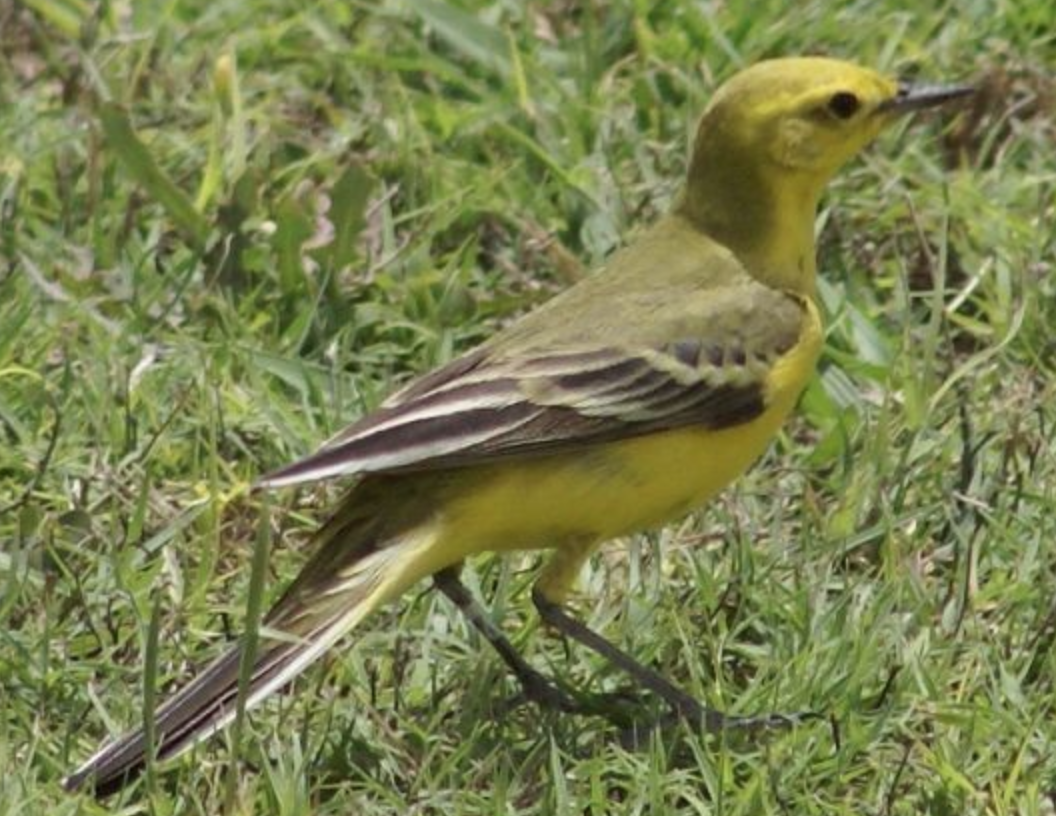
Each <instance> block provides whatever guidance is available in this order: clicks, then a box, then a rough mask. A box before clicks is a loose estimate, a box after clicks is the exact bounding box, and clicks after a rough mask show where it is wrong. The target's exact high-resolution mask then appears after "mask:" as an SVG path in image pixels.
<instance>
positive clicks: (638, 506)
mask: <svg viewBox="0 0 1056 816" xmlns="http://www.w3.org/2000/svg"><path fill="white" fill-rule="evenodd" d="M804 329H805V330H804V333H803V336H802V339H801V342H800V343H798V344H797V345H796V346H795V347H794V348H793V349H792V350H791V351H789V352H788V353H787V354H786V355H785V356H784V357H782V358H780V359H779V360H778V361H776V363H775V364H774V366H773V368H772V369H771V372H770V376H769V378H768V380H767V387H766V404H767V406H768V407H767V409H766V410H765V411H764V413H763V414H762V415H760V416H758V417H756V418H755V419H753V420H751V421H749V422H746V423H744V424H743V425H738V426H734V427H731V428H726V429H722V430H707V429H701V428H687V429H681V430H673V431H666V432H663V433H656V434H649V435H647V436H642V437H638V438H635V439H629V440H624V441H620V442H613V443H608V444H605V445H598V446H596V447H594V448H590V449H585V450H582V451H574V452H571V453H563V454H559V455H553V456H546V457H540V458H537V459H527V460H522V461H519V462H513V461H509V462H500V463H496V464H495V465H491V466H487V467H482V468H472V469H467V470H466V471H464V472H461V473H458V474H452V475H451V482H450V483H449V487H450V492H449V493H448V499H449V500H448V501H447V502H445V503H444V509H443V511H441V512H442V516H443V519H442V526H443V528H444V529H445V530H449V531H450V532H451V540H449V541H445V542H444V543H443V545H442V546H441V547H440V549H441V550H443V551H444V552H445V555H447V556H451V557H452V560H457V559H459V558H462V557H464V556H465V555H469V554H472V553H474V552H480V551H485V550H511V549H535V548H541V547H560V546H561V545H562V543H563V542H572V541H583V540H584V539H593V540H596V541H602V540H605V539H608V538H614V537H616V536H620V535H626V534H628V533H632V532H636V531H638V530H642V529H645V528H648V527H652V526H655V525H657V524H660V523H661V522H663V521H665V520H668V519H670V518H673V517H676V516H679V515H682V514H684V513H686V512H688V511H690V510H692V509H694V508H696V507H699V506H700V505H702V504H704V503H705V502H707V501H708V500H709V499H710V498H711V497H712V496H714V495H715V494H716V493H717V492H718V491H719V490H721V489H722V488H723V487H725V486H726V485H727V484H729V483H730V482H731V481H733V480H734V479H736V478H737V477H738V476H739V475H740V474H741V473H743V472H744V471H745V470H746V469H747V468H748V466H749V465H751V463H752V462H754V461H755V460H756V459H757V458H758V457H759V456H760V455H761V454H762V453H763V451H764V450H765V449H766V447H767V445H768V444H769V443H770V440H771V439H773V437H774V435H775V434H776V433H777V431H778V429H779V428H780V426H781V424H782V422H784V420H785V418H786V417H787V416H788V414H789V412H790V411H791V410H792V407H793V406H794V405H795V402H796V400H797V399H798V397H799V394H800V392H801V391H802V389H803V387H804V385H805V384H806V383H807V381H808V379H809V378H810V375H811V372H812V371H813V370H814V364H815V361H816V359H817V356H818V352H819V351H820V348H821V325H820V320H819V319H818V316H817V313H816V312H815V311H814V310H813V308H810V309H809V311H808V317H807V320H806V321H805V327H804ZM441 537H442V538H446V536H443V535H442V536H441ZM456 539H457V540H456Z"/></svg>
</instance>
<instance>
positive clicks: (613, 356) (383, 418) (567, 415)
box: [261, 293, 802, 487]
mask: <svg viewBox="0 0 1056 816" xmlns="http://www.w3.org/2000/svg"><path fill="white" fill-rule="evenodd" d="M773 295H774V297H784V296H781V295H779V294H778V293H773ZM789 304H792V305H794V307H795V308H792V309H785V310H784V311H783V312H780V313H779V314H778V315H774V314H772V311H773V310H772V306H773V304H772V303H767V304H764V305H767V306H769V307H771V309H770V310H760V314H759V315H758V316H757V318H758V319H760V320H770V321H774V320H778V319H780V320H783V323H784V325H783V326H781V325H779V326H778V328H777V329H776V330H775V328H774V327H773V326H769V325H768V326H767V328H766V330H765V331H757V332H752V331H743V332H739V333H738V334H737V335H736V336H732V337H731V336H730V333H729V332H728V331H723V332H719V333H718V336H717V337H708V336H707V335H706V332H702V334H703V335H704V336H702V337H686V338H684V339H679V340H677V341H674V342H669V343H665V344H664V345H663V346H661V347H652V348H650V347H645V348H641V347H636V348H635V349H634V350H631V349H630V348H628V347H621V346H616V345H613V346H609V347H604V348H589V349H582V348H578V349H567V350H548V351H546V352H545V353H544V352H535V353H527V354H522V355H520V356H510V355H503V354H501V353H489V349H488V348H487V347H484V348H482V349H479V350H477V351H475V352H472V353H470V354H468V355H466V356H464V357H461V358H459V359H457V360H455V361H453V362H451V363H449V364H448V365H446V366H443V367H442V368H440V369H438V370H436V371H434V372H432V373H430V374H429V375H427V376H425V377H423V378H421V379H418V380H416V381H414V382H413V383H411V384H410V385H409V386H407V387H406V388H404V389H403V390H401V391H399V392H397V393H396V394H394V395H393V396H392V397H390V398H389V399H388V400H386V402H384V403H383V404H382V405H381V406H380V407H379V408H378V409H377V410H376V411H374V412H373V413H371V414H369V415H368V416H365V417H364V418H363V419H361V420H359V421H358V422H355V423H353V424H352V425H350V426H349V427H348V428H346V429H345V430H344V431H342V432H341V433H340V434H338V435H337V436H336V437H334V438H333V439H331V440H330V441H329V442H327V443H326V444H325V445H323V446H322V448H320V449H319V451H317V452H316V453H315V454H312V455H311V456H309V457H307V458H305V459H302V460H300V461H299V462H295V463H294V464H292V465H289V466H288V467H285V468H283V469H281V470H278V471H276V472H274V473H272V474H270V475H268V476H266V477H265V478H264V479H262V480H261V485H262V486H266V487H278V486H281V485H289V484H298V483H302V482H309V481H314V480H317V479H324V478H328V477H333V476H339V475H351V474H366V473H382V472H408V471H422V470H432V469H438V468H449V467H466V466H470V465H476V464H481V463H484V462H489V461H494V460H496V459H500V458H508V457H525V456H537V455H543V454H547V453H553V452H558V451H565V450H571V449H576V448H579V447H582V446H585V445H591V444H597V443H599V442H608V441H614V440H619V439H627V438H630V437H634V436H641V435H643V434H648V433H654V432H658V431H663V430H669V429H674V428H682V427H687V426H694V425H695V426H700V427H703V428H712V429H715V428H725V427H730V426H732V425H737V424H739V423H743V422H747V421H749V420H751V419H753V418H754V417H756V416H758V415H759V414H760V413H762V411H763V410H764V409H765V407H766V381H767V376H768V374H769V372H770V370H771V367H772V365H773V363H774V361H775V360H776V359H777V358H779V357H780V356H781V355H782V354H784V353H786V352H787V351H788V350H789V349H790V348H791V347H792V346H793V345H794V343H795V341H796V339H797V338H798V336H799V331H800V326H801V323H800V321H801V318H802V311H801V305H800V304H799V303H796V302H795V301H791V300H790V299H788V300H786V301H785V305H786V306H787V305H789ZM749 317H751V315H749ZM742 328H743V327H742ZM743 338H755V342H754V345H753V343H752V342H751V341H749V340H745V339H743ZM758 338H763V340H762V341H759V339H758Z"/></svg>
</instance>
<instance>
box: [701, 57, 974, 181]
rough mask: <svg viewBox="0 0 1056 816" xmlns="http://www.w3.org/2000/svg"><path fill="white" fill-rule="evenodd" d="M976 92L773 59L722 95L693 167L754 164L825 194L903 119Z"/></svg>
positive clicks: (707, 116)
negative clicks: (884, 132)
mask: <svg viewBox="0 0 1056 816" xmlns="http://www.w3.org/2000/svg"><path fill="white" fill-rule="evenodd" d="M971 90H972V89H971V88H969V87H966V86H959V85H954V86H932V85H914V84H911V83H907V82H901V81H898V80H895V79H892V78H890V77H886V76H884V75H882V74H879V73H877V72H876V71H872V70H870V69H868V68H862V67H859V66H857V65H853V64H851V63H848V62H843V61H841V60H834V59H826V58H823V57H798V58H789V59H774V60H767V61H764V62H760V63H757V64H755V65H753V66H752V67H750V68H748V69H746V70H744V71H742V72H740V73H739V74H737V75H736V76H734V77H733V78H732V79H730V80H729V81H728V82H727V83H726V84H725V85H723V86H722V88H720V89H719V91H718V92H717V93H716V94H715V96H714V97H713V99H712V101H711V104H710V105H709V106H708V109H707V110H706V111H705V113H704V116H703V117H702V119H701V122H700V127H699V129H698V132H697V139H696V144H695V147H694V154H693V161H692V164H693V165H697V164H700V163H702V162H708V163H710V162H714V161H725V162H730V161H733V162H737V161H745V160H748V161H751V162H754V163H756V164H758V165H759V166H760V167H762V168H765V172H766V173H767V174H768V175H771V176H772V177H775V178H777V177H780V176H782V175H789V174H791V175H796V176H801V177H805V178H809V179H812V180H814V181H815V182H816V184H817V186H818V187H819V188H820V187H821V186H823V185H824V184H825V182H826V181H828V180H829V178H830V177H831V176H832V175H833V174H834V173H835V172H836V171H837V170H838V169H839V168H840V166H841V165H843V164H844V163H845V162H846V161H847V160H848V159H850V158H851V157H852V156H854V155H855V154H856V153H857V152H858V151H859V150H861V149H862V148H863V147H864V146H865V145H866V144H868V143H869V142H870V141H872V140H873V139H874V138H875V137H876V135H877V134H878V133H880V131H881V130H883V129H884V127H886V126H887V125H889V124H891V123H892V122H893V121H895V120H896V119H898V118H899V116H901V115H902V114H904V113H907V112H909V111H913V110H918V109H920V108H928V107H935V106H938V105H941V104H943V103H944V102H947V101H949V100H951V99H956V98H958V97H961V96H965V95H966V94H968V93H971ZM691 172H692V171H691Z"/></svg>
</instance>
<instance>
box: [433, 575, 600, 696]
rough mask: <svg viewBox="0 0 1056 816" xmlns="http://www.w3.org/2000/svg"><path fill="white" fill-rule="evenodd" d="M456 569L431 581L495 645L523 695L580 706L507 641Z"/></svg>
mask: <svg viewBox="0 0 1056 816" xmlns="http://www.w3.org/2000/svg"><path fill="white" fill-rule="evenodd" d="M458 572H459V568H458V567H447V568H445V569H442V570H440V571H439V572H437V573H436V574H435V575H433V583H434V584H436V588H437V589H439V590H440V591H441V592H442V593H444V595H446V596H447V597H448V599H449V600H450V601H451V602H452V603H453V604H454V605H455V606H457V607H458V609H459V611H460V612H461V613H462V614H463V615H465V616H466V619H467V620H468V621H469V622H470V623H471V624H472V625H473V627H474V628H475V629H476V630H477V631H478V632H480V634H482V635H483V636H484V637H485V638H486V639H487V641H488V643H490V644H491V645H492V646H493V647H494V648H495V651H496V652H498V653H499V656H500V657H502V659H503V661H505V663H506V665H507V666H509V667H510V670H511V671H512V672H513V673H514V675H516V677H517V679H518V680H519V681H520V683H521V687H522V688H523V689H524V696H525V697H526V698H527V699H529V700H531V701H532V702H534V703H537V704H538V705H540V706H543V707H544V708H552V709H557V710H559V711H568V712H577V711H580V710H582V706H581V705H580V704H579V703H577V702H576V700H574V699H573V698H572V697H571V696H570V695H568V694H566V693H565V692H564V691H562V690H561V689H560V688H558V687H557V686H556V685H555V684H554V683H553V682H552V681H550V680H548V679H547V678H546V677H545V676H544V675H542V674H541V673H540V672H538V671H536V670H535V669H534V668H532V666H531V665H529V663H528V661H527V660H525V659H524V658H523V657H522V656H521V653H520V652H518V651H517V649H516V647H514V645H513V644H512V643H510V640H509V638H507V637H506V635H505V633H503V631H502V630H501V629H500V628H499V627H498V626H496V625H495V623H494V621H492V620H491V618H490V617H488V613H487V611H486V610H485V609H484V608H483V607H482V606H481V605H480V604H479V603H477V600H476V599H475V598H474V597H473V596H472V595H471V594H470V592H469V590H468V589H466V585H465V584H463V583H462V580H461V579H460V578H459V576H458Z"/></svg>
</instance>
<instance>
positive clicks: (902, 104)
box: [877, 80, 975, 114]
mask: <svg viewBox="0 0 1056 816" xmlns="http://www.w3.org/2000/svg"><path fill="white" fill-rule="evenodd" d="M974 93H975V88H973V87H972V86H971V85H915V84H913V83H912V82H906V81H905V80H903V81H901V82H899V83H898V91H897V92H896V93H895V95H894V96H893V97H891V98H890V99H888V100H886V101H884V102H881V103H880V106H879V108H878V109H877V110H878V111H879V112H881V113H888V114H900V113H910V112H912V111H915V110H921V109H923V108H937V107H939V106H940V105H945V104H946V103H947V102H952V101H953V100H954V99H963V98H964V97H966V96H971V95H972V94H974Z"/></svg>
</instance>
